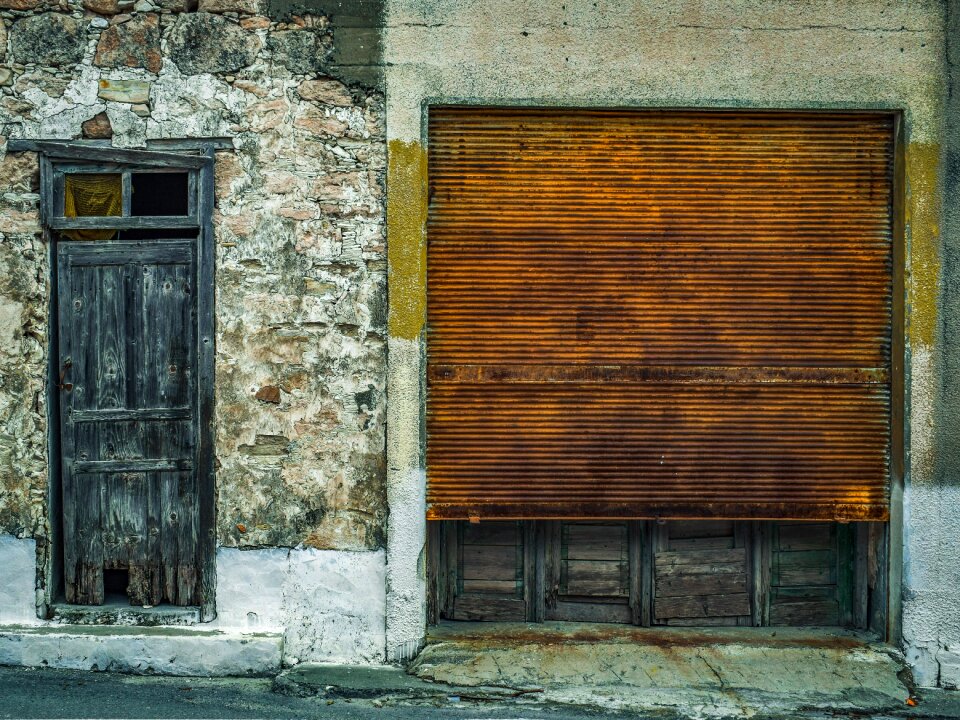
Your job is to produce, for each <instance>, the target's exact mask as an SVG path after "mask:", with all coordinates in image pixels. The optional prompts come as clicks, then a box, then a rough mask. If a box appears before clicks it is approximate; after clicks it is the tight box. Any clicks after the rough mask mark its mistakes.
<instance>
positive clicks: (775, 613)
mask: <svg viewBox="0 0 960 720" xmlns="http://www.w3.org/2000/svg"><path fill="white" fill-rule="evenodd" d="M838 623H839V613H838V607H837V601H836V600H812V601H807V602H788V603H773V604H772V605H771V606H770V624H771V625H799V626H804V625H807V626H810V625H837V624H838Z"/></svg>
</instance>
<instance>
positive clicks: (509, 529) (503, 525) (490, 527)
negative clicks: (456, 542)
mask: <svg viewBox="0 0 960 720" xmlns="http://www.w3.org/2000/svg"><path fill="white" fill-rule="evenodd" d="M463 542H464V544H465V545H510V546H511V547H515V546H516V545H517V544H518V543H519V542H520V525H519V523H516V522H481V523H465V524H464V526H463Z"/></svg>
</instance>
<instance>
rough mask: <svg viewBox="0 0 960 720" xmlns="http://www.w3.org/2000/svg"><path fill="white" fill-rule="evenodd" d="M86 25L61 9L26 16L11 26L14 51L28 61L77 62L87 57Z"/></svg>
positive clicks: (20, 57)
mask: <svg viewBox="0 0 960 720" xmlns="http://www.w3.org/2000/svg"><path fill="white" fill-rule="evenodd" d="M85 27H86V25H85V23H82V22H81V21H79V20H76V19H74V18H72V17H70V16H69V15H61V14H60V13H53V12H48V13H43V14H41V15H33V16H31V17H25V18H23V19H21V20H17V21H16V22H15V23H14V24H13V26H12V27H11V28H10V53H11V55H12V56H13V58H14V59H15V60H16V61H17V62H21V63H24V64H28V63H36V64H38V65H52V66H54V67H64V66H67V65H76V64H77V63H79V62H80V61H81V60H83V52H84V49H85V46H86V43H87V36H86V32H85Z"/></svg>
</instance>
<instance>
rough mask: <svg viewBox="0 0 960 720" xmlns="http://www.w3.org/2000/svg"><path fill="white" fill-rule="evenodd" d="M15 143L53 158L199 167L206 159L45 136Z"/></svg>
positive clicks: (153, 165)
mask: <svg viewBox="0 0 960 720" xmlns="http://www.w3.org/2000/svg"><path fill="white" fill-rule="evenodd" d="M14 147H17V148H23V149H24V150H35V151H39V152H42V153H43V154H44V155H46V156H47V157H48V158H50V159H51V160H53V161H56V160H81V161H90V162H97V161H100V162H122V163H126V164H130V165H137V166H140V167H158V168H161V167H182V168H202V167H204V165H205V164H206V163H207V162H209V160H208V159H207V158H206V157H205V156H203V155H187V154H181V153H172V152H162V151H159V150H127V149H121V148H115V147H112V146H106V147H104V146H99V145H89V144H88V145H78V144H76V143H61V142H53V141H45V140H35V141H33V142H32V143H31V144H30V145H29V146H27V145H26V144H25V143H22V144H18V145H15V146H14Z"/></svg>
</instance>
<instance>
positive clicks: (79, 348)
mask: <svg viewBox="0 0 960 720" xmlns="http://www.w3.org/2000/svg"><path fill="white" fill-rule="evenodd" d="M196 253H197V244H196V242H191V241H186V242H184V241H169V242H155V243H136V242H110V243H82V242H76V243H69V242H62V243H59V244H58V246H57V275H58V277H57V280H58V288H59V297H58V310H59V347H60V352H59V361H60V368H61V371H60V374H61V378H62V379H61V382H60V388H59V390H60V407H61V448H62V460H61V463H62V488H63V508H64V580H65V582H64V586H65V592H66V598H67V601H68V602H72V603H81V604H100V603H102V602H103V601H104V584H103V573H104V571H105V570H121V571H125V572H126V573H127V587H126V592H127V595H128V596H129V598H130V602H131V603H132V604H136V605H157V604H160V603H163V602H170V603H173V604H177V605H194V604H197V603H199V602H200V593H199V586H198V572H199V569H198V566H199V562H200V558H199V554H198V539H199V534H200V532H199V515H198V511H197V508H198V502H197V494H198V488H197V462H196V449H197V369H198V353H197V348H196V339H197V314H198V308H197V292H196V288H197V256H196Z"/></svg>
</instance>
